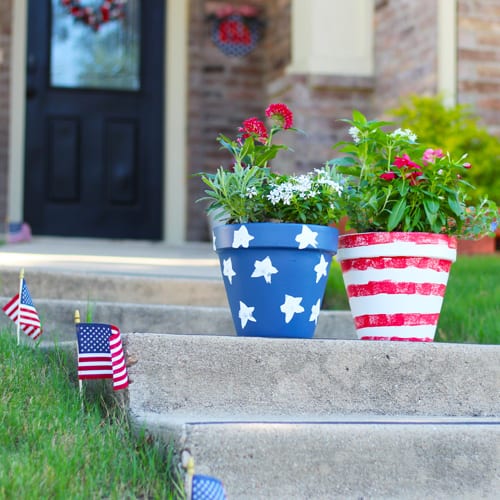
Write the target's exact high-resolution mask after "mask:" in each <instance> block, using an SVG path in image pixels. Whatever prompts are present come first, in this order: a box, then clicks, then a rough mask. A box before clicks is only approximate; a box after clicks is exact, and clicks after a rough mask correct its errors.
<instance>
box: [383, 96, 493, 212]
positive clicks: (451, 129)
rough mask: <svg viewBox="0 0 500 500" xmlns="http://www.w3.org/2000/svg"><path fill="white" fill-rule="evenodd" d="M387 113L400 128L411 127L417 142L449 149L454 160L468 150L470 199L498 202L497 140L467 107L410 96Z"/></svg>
mask: <svg viewBox="0 0 500 500" xmlns="http://www.w3.org/2000/svg"><path fill="white" fill-rule="evenodd" d="M389 113H390V114H391V115H392V116H393V117H394V118H395V120H396V121H397V122H398V123H400V124H401V127H403V128H410V129H411V130H413V131H414V132H415V133H416V134H417V136H418V141H419V142H423V143H428V144H429V145H431V146H434V147H435V148H440V149H442V150H443V151H444V152H446V151H451V152H453V154H454V155H456V156H457V159H458V158H459V157H460V156H461V155H463V154H465V153H467V154H468V156H467V160H468V161H469V162H470V163H471V164H472V168H471V169H470V170H469V172H468V173H469V175H468V179H467V180H469V182H470V183H471V184H473V185H474V186H475V187H476V188H477V190H476V191H475V193H474V198H472V196H471V200H470V201H472V202H474V203H477V202H478V200H479V198H481V197H482V196H484V195H488V198H489V199H491V200H493V201H494V202H495V203H496V204H497V205H498V204H499V203H500V176H499V175H498V167H499V165H500V139H499V138H498V137H495V136H492V135H491V134H490V133H489V132H488V131H487V130H486V128H484V127H481V126H480V125H479V117H477V116H476V115H474V114H473V112H472V110H471V107H470V106H468V105H463V104H462V105H460V104H459V105H456V106H453V107H447V106H446V105H445V104H444V102H443V99H442V97H440V96H435V97H421V96H410V97H409V98H407V99H406V100H405V101H404V102H403V103H402V104H401V106H400V107H398V108H396V109H393V110H391V111H390V112H389Z"/></svg>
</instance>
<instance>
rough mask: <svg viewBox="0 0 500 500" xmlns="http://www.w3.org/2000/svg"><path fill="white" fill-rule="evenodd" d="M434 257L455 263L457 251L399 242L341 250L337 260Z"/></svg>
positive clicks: (445, 246) (444, 247)
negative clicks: (381, 257)
mask: <svg viewBox="0 0 500 500" xmlns="http://www.w3.org/2000/svg"><path fill="white" fill-rule="evenodd" d="M380 256H383V257H401V256H405V257H433V258H437V259H446V260H451V261H452V262H455V259H456V257H457V250H456V249H455V248H449V247H448V245H432V244H430V245H417V244H415V243H411V242H403V241H399V242H397V243H385V244H380V245H367V246H359V247H352V248H339V249H338V251H337V260H338V261H342V260H346V259H360V258H366V257H380Z"/></svg>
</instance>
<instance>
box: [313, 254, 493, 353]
mask: <svg viewBox="0 0 500 500" xmlns="http://www.w3.org/2000/svg"><path fill="white" fill-rule="evenodd" d="M323 307H324V308H325V309H337V310H345V309H349V303H348V300H347V296H346V293H345V288H344V283H343V280H342V273H341V271H340V266H339V264H338V263H337V261H336V260H334V261H333V262H332V266H331V269H330V274H329V276H328V284H327V291H326V294H325V300H324V305H323ZM435 340H436V341H438V342H439V341H440V342H459V343H478V344H500V257H499V256H498V255H480V256H478V255H476V256H465V255H460V256H459V257H458V259H457V261H456V262H455V263H454V264H453V265H452V267H451V273H450V278H449V281H448V287H447V289H446V295H445V298H444V303H443V308H442V310H441V316H440V318H439V323H438V327H437V332H436V339H435Z"/></svg>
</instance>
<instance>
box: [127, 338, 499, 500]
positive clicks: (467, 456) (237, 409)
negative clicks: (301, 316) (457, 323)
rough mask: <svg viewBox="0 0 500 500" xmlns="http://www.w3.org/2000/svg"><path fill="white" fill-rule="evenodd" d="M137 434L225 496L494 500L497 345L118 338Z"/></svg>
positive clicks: (238, 497) (496, 444) (497, 414)
mask: <svg viewBox="0 0 500 500" xmlns="http://www.w3.org/2000/svg"><path fill="white" fill-rule="evenodd" d="M125 343H126V349H127V352H128V355H129V359H130V360H133V361H134V362H135V364H133V365H132V366H130V368H129V373H130V377H131V379H132V384H131V385H130V387H129V394H128V396H129V397H128V404H129V412H130V416H131V420H132V422H133V423H134V425H135V426H136V427H140V428H146V429H147V430H148V431H149V432H150V433H151V434H152V435H154V436H156V437H157V438H160V439H162V440H165V441H171V440H172V439H173V440H174V442H175V443H176V446H177V450H178V452H179V453H180V452H181V451H182V450H188V451H189V452H190V453H191V454H192V456H193V457H194V460H195V463H196V472H197V473H200V474H209V475H213V476H215V477H218V478H219V479H221V480H222V481H223V482H224V485H225V487H226V490H227V494H228V498H230V499H231V500H234V499H261V498H262V499H269V498H273V499H277V500H279V499H287V500H292V499H304V498H308V499H330V498H356V499H357V498H419V499H421V498H433V499H434V498H450V499H452V498H453V499H455V498H496V494H497V492H498V490H499V488H500V475H499V470H498V460H499V458H500V399H499V397H498V396H499V389H500V371H499V370H500V363H499V362H500V347H499V346H474V345H459V344H455V345H453V344H417V343H395V342H361V341H348V340H320V339H312V340H296V339H282V340H274V339H255V338H241V337H214V336H197V335H168V334H163V335H162V334H148V333H135V334H128V335H126V336H125Z"/></svg>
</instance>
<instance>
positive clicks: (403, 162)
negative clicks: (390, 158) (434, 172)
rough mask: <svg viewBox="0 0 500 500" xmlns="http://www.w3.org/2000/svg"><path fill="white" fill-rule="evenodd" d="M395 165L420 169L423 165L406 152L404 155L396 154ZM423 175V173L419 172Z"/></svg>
mask: <svg viewBox="0 0 500 500" xmlns="http://www.w3.org/2000/svg"><path fill="white" fill-rule="evenodd" d="M393 165H394V166H396V167H398V168H403V167H410V168H415V169H418V170H420V169H421V168H422V167H421V166H420V165H418V163H415V162H414V161H412V160H411V158H410V157H409V156H408V155H407V154H406V153H405V154H404V155H403V156H396V158H394V162H393ZM419 175H421V174H419Z"/></svg>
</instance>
